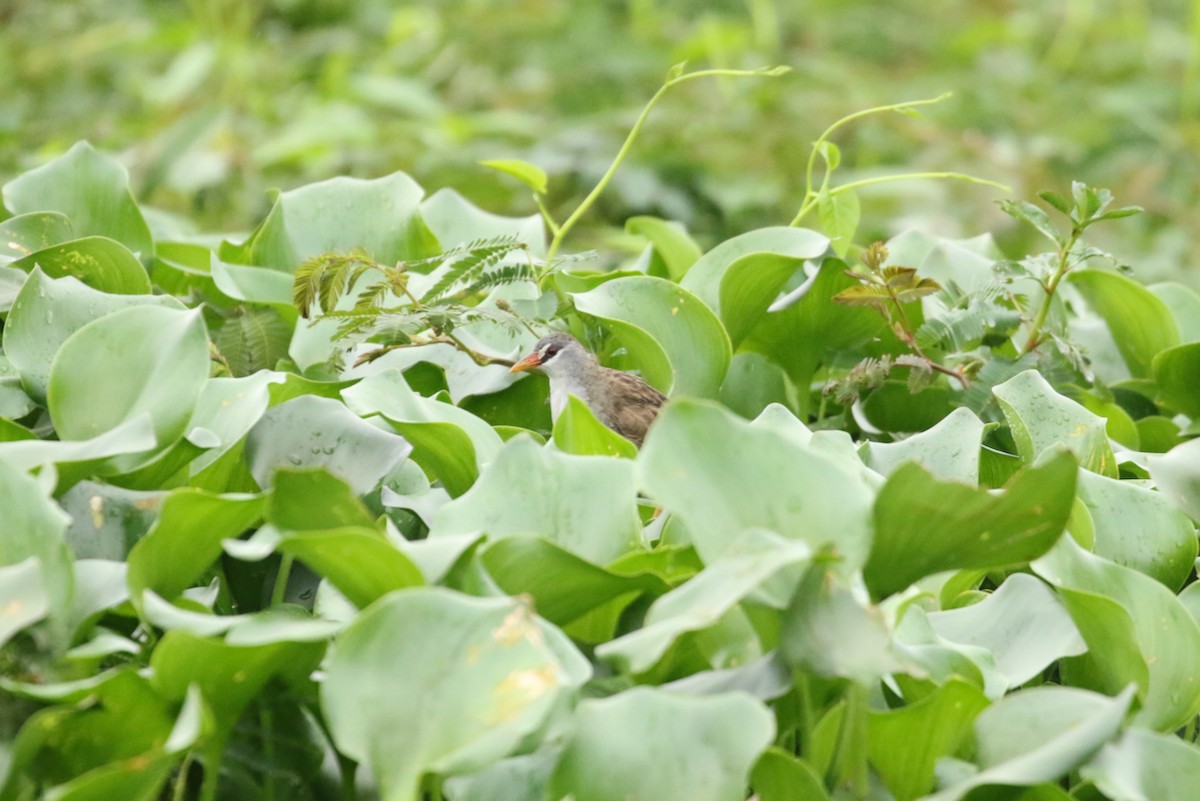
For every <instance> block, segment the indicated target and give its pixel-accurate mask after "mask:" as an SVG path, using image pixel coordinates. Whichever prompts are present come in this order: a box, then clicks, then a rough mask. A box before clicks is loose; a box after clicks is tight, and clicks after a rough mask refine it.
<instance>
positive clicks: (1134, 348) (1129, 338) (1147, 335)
mask: <svg viewBox="0 0 1200 801" xmlns="http://www.w3.org/2000/svg"><path fill="white" fill-rule="evenodd" d="M1068 280H1069V281H1070V282H1071V284H1072V286H1074V287H1075V288H1076V289H1078V290H1079V292H1080V293H1081V294H1082V295H1083V297H1084V300H1086V301H1087V303H1088V305H1089V306H1091V307H1092V309H1093V310H1094V311H1095V312H1096V313H1097V314H1099V315H1100V316H1101V317H1103V318H1104V322H1105V323H1107V324H1108V330H1109V331H1110V332H1112V337H1113V340H1114V341H1115V342H1116V343H1117V349H1118V350H1119V351H1120V352H1121V358H1123V359H1124V360H1125V364H1126V365H1127V366H1128V367H1129V372H1131V373H1132V374H1133V375H1134V376H1135V377H1137V378H1146V377H1148V376H1150V375H1151V372H1152V364H1153V362H1154V357H1155V356H1157V355H1158V354H1159V353H1161V352H1162V351H1164V350H1167V349H1168V348H1173V347H1175V346H1176V345H1178V344H1180V337H1179V328H1178V326H1176V325H1175V318H1174V317H1172V316H1171V311H1170V309H1168V308H1167V305H1166V304H1165V303H1163V302H1162V301H1161V300H1159V299H1158V297H1157V296H1155V294H1154V293H1153V292H1151V291H1150V290H1149V289H1146V288H1145V287H1144V286H1142V285H1141V284H1139V283H1137V282H1136V281H1133V280H1131V279H1129V278H1126V277H1125V276H1123V275H1118V274H1116V273H1106V272H1102V271H1100V270H1079V271H1077V272H1073V273H1071V274H1070V275H1069V276H1068Z"/></svg>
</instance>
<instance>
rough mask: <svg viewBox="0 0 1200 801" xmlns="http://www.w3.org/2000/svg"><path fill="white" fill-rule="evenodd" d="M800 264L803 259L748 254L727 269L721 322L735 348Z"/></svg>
mask: <svg viewBox="0 0 1200 801" xmlns="http://www.w3.org/2000/svg"><path fill="white" fill-rule="evenodd" d="M803 263H804V260H803V259H800V258H796V257H795V256H788V255H785V254H781V253H750V254H747V255H745V256H742V257H741V258H739V259H737V260H736V261H734V262H733V263H732V264H730V265H729V267H728V268H727V269H726V271H725V274H724V276H723V277H722V279H721V292H720V299H721V300H720V303H721V307H720V308H721V322H722V323H724V324H725V328H726V330H727V331H728V332H729V339H730V341H731V342H732V343H733V346H734V347H735V348H736V347H737V346H738V345H740V344H741V343H742V341H743V340H744V339H745V338H746V337H747V336H748V335H749V334H750V332H751V331H752V330H753V329H754V327H755V326H756V325H758V323H759V321H760V320H762V317H763V315H764V314H765V313H766V311H767V308H768V307H769V306H770V305H771V303H772V301H774V300H775V299H776V298H777V297H779V291H780V289H782V288H783V286H784V284H785V283H787V280H788V279H789V278H791V277H792V276H793V275H795V274H796V271H797V270H799V269H800V266H801V265H802V264H803Z"/></svg>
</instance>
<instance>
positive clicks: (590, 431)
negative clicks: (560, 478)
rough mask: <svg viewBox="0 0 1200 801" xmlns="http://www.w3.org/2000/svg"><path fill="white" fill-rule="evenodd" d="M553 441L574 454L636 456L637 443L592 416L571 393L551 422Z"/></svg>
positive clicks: (630, 457)
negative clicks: (552, 423) (556, 418)
mask: <svg viewBox="0 0 1200 801" xmlns="http://www.w3.org/2000/svg"><path fill="white" fill-rule="evenodd" d="M554 444H555V446H556V447H557V448H558V449H559V450H561V451H563V452H564V453H573V454H576V455H578V456H621V457H624V458H626V459H632V458H634V457H635V456H637V446H636V445H634V444H633V443H632V442H630V441H629V440H627V439H625V438H624V437H622V436H621V435H620V434H618V433H617V432H616V431H613V430H612V429H611V428H609V427H608V426H606V425H604V423H601V422H600V421H599V420H597V419H596V415H595V414H594V413H593V412H592V410H591V409H590V408H588V405H587V404H586V403H584V402H583V401H581V400H580V399H579V398H577V397H575V396H574V395H572V396H571V397H570V398H568V400H567V405H566V407H565V408H564V409H563V411H562V413H561V414H560V415H559V416H558V420H556V421H555V422H554Z"/></svg>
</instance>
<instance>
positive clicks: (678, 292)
mask: <svg viewBox="0 0 1200 801" xmlns="http://www.w3.org/2000/svg"><path fill="white" fill-rule="evenodd" d="M571 297H572V298H573V299H574V301H575V308H576V309H577V310H578V311H579V312H580V313H582V314H584V315H587V316H588V317H591V318H594V319H596V320H597V321H598V322H600V324H602V325H603V326H604V327H605V328H607V329H608V330H609V331H611V332H612V334H613V335H614V336H615V337H616V338H617V340H618V341H619V342H621V344H622V345H624V346H625V348H626V349H627V350H628V351H629V355H630V357H631V358H632V360H633V362H634V363H635V364H636V365H637V366H638V367H640V368H641V371H642V376H643V377H644V378H645V379H646V381H647V382H649V383H650V384H652V385H653V386H655V387H656V388H657V389H659V390H661V391H663V392H669V393H677V394H682V395H694V396H698V397H716V394H717V391H718V390H719V389H720V388H721V381H722V380H723V379H724V378H725V371H726V370H727V369H728V368H729V357H730V353H731V351H730V345H729V337H728V336H727V335H726V334H725V329H724V328H723V327H722V326H721V323H720V321H719V320H718V319H717V318H716V316H715V315H714V314H713V313H712V312H711V311H709V309H708V308H706V307H705V305H704V304H703V303H701V302H700V300H699V299H698V298H696V297H695V296H694V295H692V294H691V293H690V292H688V291H687V290H685V289H683V288H681V287H679V286H677V285H676V284H673V283H671V282H670V281H667V280H665V279H662V278H654V277H652V276H636V277H632V276H631V277H628V278H616V279H614V280H612V281H606V282H605V283H603V284H601V285H600V286H598V287H596V288H595V289H593V290H591V291H589V292H584V293H577V294H573V295H571Z"/></svg>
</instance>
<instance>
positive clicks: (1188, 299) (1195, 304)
mask: <svg viewBox="0 0 1200 801" xmlns="http://www.w3.org/2000/svg"><path fill="white" fill-rule="evenodd" d="M1149 289H1150V291H1151V292H1153V293H1154V295H1155V297H1157V298H1158V299H1159V300H1161V301H1162V302H1163V303H1165V304H1166V306H1167V308H1168V309H1170V310H1171V316H1172V317H1174V318H1175V325H1177V326H1179V341H1180V342H1182V343H1184V344H1187V343H1189V342H1200V294H1197V293H1196V290H1194V289H1192V288H1191V287H1187V286H1184V285H1183V284H1180V283H1177V282H1175V281H1164V282H1162V283H1160V284H1151V285H1150V287H1149Z"/></svg>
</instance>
